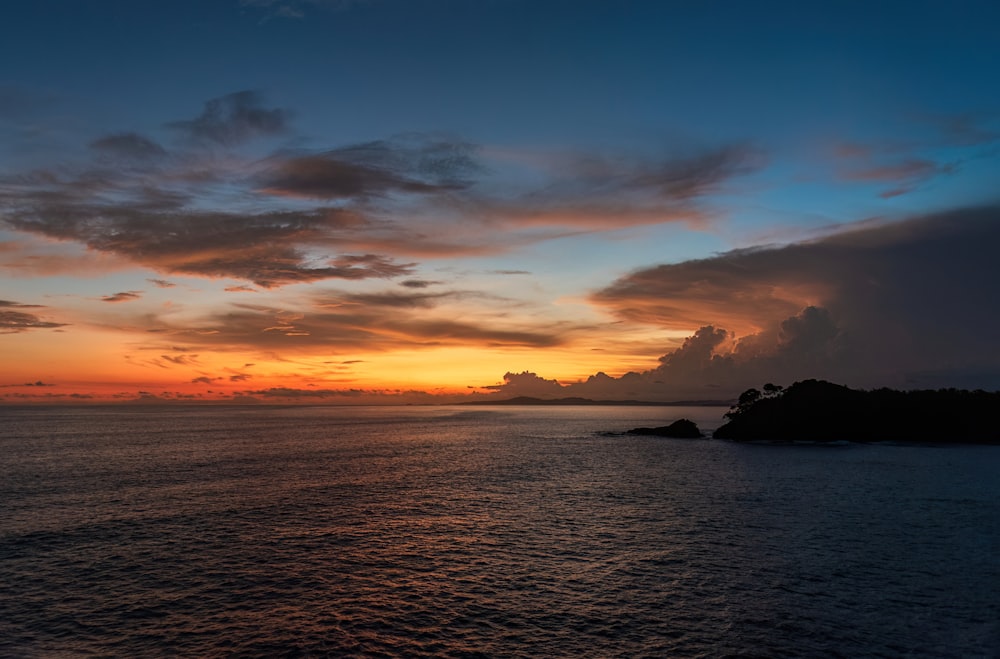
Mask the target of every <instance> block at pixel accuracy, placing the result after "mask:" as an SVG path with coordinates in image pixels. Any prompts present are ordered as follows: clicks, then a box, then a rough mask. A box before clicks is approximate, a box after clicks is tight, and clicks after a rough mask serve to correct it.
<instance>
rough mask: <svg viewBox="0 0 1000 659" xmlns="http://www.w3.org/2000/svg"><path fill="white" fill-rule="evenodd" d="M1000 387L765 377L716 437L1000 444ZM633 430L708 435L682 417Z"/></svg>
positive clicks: (742, 399)
mask: <svg viewBox="0 0 1000 659" xmlns="http://www.w3.org/2000/svg"><path fill="white" fill-rule="evenodd" d="M998 412H1000V392H986V391H981V390H976V391H966V390H959V389H939V390H936V391H932V390H920V391H897V390H894V389H875V390H871V391H864V390H858V389H851V388H849V387H845V386H843V385H839V384H833V383H832V382H827V381H825V380H803V381H801V382H796V383H795V384H793V385H791V386H789V387H788V388H787V389H786V388H784V387H781V386H778V385H774V384H770V383H768V384H765V385H764V387H763V389H762V390H758V389H747V390H746V391H744V392H743V393H742V394H740V397H739V399H738V400H737V402H736V404H735V405H733V406H732V407H731V408H730V410H729V412H727V413H726V414H725V417H726V419H727V422H726V423H725V424H724V425H723V426H722V427H720V428H719V429H718V430H716V431H715V432H714V433H713V434H712V437H713V438H715V439H731V440H736V441H768V442H803V441H804V442H840V441H850V442H879V441H889V442H905V443H935V444H961V443H971V444H1000V424H998V423H997V413H998ZM628 434H635V435H656V436H660V437H676V438H697V437H703V435H702V433H701V431H700V430H698V427H697V426H696V425H695V424H694V423H693V422H691V421H689V420H687V419H680V420H678V421H676V422H674V423H673V424H671V425H669V426H663V427H660V428H633V429H632V430H629V431H628Z"/></svg>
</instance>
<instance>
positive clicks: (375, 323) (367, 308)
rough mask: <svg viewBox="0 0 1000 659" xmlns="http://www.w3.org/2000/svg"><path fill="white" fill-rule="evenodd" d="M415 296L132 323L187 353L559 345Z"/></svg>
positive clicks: (549, 332)
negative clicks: (453, 313)
mask: <svg viewBox="0 0 1000 659" xmlns="http://www.w3.org/2000/svg"><path fill="white" fill-rule="evenodd" d="M416 297H417V298H418V299H417V300H400V299H396V298H393V297H392V296H386V297H383V298H378V297H373V298H366V297H365V296H363V295H357V296H350V295H343V294H323V295H318V296H315V298H314V299H313V303H312V304H311V305H305V306H301V307H300V308H276V307H271V306H265V305H251V304H233V305H230V306H228V307H226V308H224V309H219V310H218V311H216V312H213V313H211V314H208V315H205V316H202V317H201V318H198V319H195V320H193V321H188V322H187V323H186V324H183V325H179V324H175V323H172V322H170V321H169V320H168V318H157V317H155V316H150V315H145V314H144V315H142V316H137V317H135V318H132V319H131V320H130V324H131V325H133V326H135V327H141V328H144V329H146V330H147V331H148V332H151V333H154V334H157V335H160V336H165V337H169V340H170V341H172V342H173V343H175V344H181V345H185V346H187V347H189V348H193V349H200V348H204V349H215V350H243V349H256V350H262V351H267V352H274V353H280V354H284V353H294V352H296V351H298V350H306V349H308V350H313V349H316V348H322V349H323V350H326V351H331V352H334V353H335V352H338V351H343V352H353V351H357V350H365V351H385V350H393V349H400V348H402V349H420V348H431V347H440V346H464V345H469V344H474V345H480V346H514V347H530V348H540V347H550V346H556V345H561V344H562V343H563V342H564V341H565V335H564V334H565V333H564V332H563V331H559V330H558V328H545V327H541V328H540V327H537V326H536V325H531V324H528V325H524V326H522V325H519V324H517V323H515V322H512V321H510V320H506V321H504V319H503V318H500V317H483V318H482V319H480V320H479V321H478V322H475V321H467V320H455V319H452V318H450V317H447V315H446V314H445V313H443V312H434V310H433V309H431V308H430V307H431V306H432V304H431V302H429V301H428V302H426V303H424V302H421V301H419V296H416ZM365 300H367V303H366V302H365Z"/></svg>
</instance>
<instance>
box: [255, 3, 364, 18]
mask: <svg viewBox="0 0 1000 659" xmlns="http://www.w3.org/2000/svg"><path fill="white" fill-rule="evenodd" d="M366 2H367V0H240V5H242V6H244V7H253V8H256V9H259V10H262V11H264V12H265V14H264V17H263V19H261V20H262V22H267V21H268V20H269V19H270V18H287V19H294V20H300V19H303V18H305V16H306V13H307V10H308V9H310V8H323V9H327V10H330V11H345V10H347V9H350V8H351V7H354V6H356V5H360V4H365V3H366Z"/></svg>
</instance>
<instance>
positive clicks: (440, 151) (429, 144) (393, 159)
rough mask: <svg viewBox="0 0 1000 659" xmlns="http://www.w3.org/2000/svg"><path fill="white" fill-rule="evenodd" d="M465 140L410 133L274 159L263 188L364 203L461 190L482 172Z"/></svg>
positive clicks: (284, 193)
mask: <svg viewBox="0 0 1000 659" xmlns="http://www.w3.org/2000/svg"><path fill="white" fill-rule="evenodd" d="M475 151H476V148H475V147H474V146H473V145H471V144H468V143H466V142H461V141H456V140H448V139H442V138H437V139H434V138H431V137H429V136H426V135H409V136H402V137H399V138H395V139H393V140H379V141H374V142H367V143H364V144H357V145H353V146H347V147H342V148H339V149H334V150H331V151H327V152H325V153H321V154H316V155H306V156H299V157H291V158H277V159H275V161H274V163H273V166H272V168H271V169H270V170H269V171H268V172H267V173H266V174H265V175H264V176H263V177H262V178H261V181H260V188H261V190H262V191H263V192H265V193H268V194H273V195H281V196H290V197H305V198H316V199H326V200H329V199H365V198H369V197H372V196H382V195H386V194H389V193H392V192H399V193H417V194H428V193H433V192H443V191H449V190H459V189H462V188H464V187H467V186H468V185H469V184H470V177H472V176H473V175H476V174H479V173H480V172H482V171H483V167H482V165H481V164H479V163H478V162H477V161H476V160H475Z"/></svg>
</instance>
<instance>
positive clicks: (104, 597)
mask: <svg viewBox="0 0 1000 659" xmlns="http://www.w3.org/2000/svg"><path fill="white" fill-rule="evenodd" d="M723 411H724V410H721V409H717V408H683V409H679V408H599V407H576V408H537V407H535V408H496V407H491V408H486V407H412V408H332V407H330V408H317V407H311V408H275V407H260V408H254V407H244V408H204V407H203V408H194V407H192V408H166V409H165V408H125V407H117V408H0V656H11V657H49V656H60V657H61V656H87V655H101V656H155V655H175V656H176V655H180V656H206V657H212V656H333V657H339V656H446V657H543V656H544V657H577V656H588V657H664V656H707V657H715V656H726V655H739V656H768V657H775V656H838V655H840V656H860V655H865V656H884V657H923V656H935V657H937V656H944V657H949V656H953V657H968V656H982V657H996V656H1000V624H998V621H1000V558H998V557H1000V478H998V474H1000V447H971V446H970V447H947V448H941V447H905V446H879V445H875V446H864V445H848V446H840V447H811V446H758V445H753V446H749V445H740V444H734V443H729V442H722V441H701V440H672V439H663V438H655V437H632V436H620V435H614V434H609V432H608V431H612V432H615V431H622V430H624V429H627V428H630V427H633V426H636V425H650V424H653V425H663V424H665V423H668V422H670V421H673V420H675V419H677V418H679V417H681V416H685V417H688V418H693V419H694V420H695V421H697V422H698V423H699V425H700V426H701V427H702V428H703V429H706V428H707V429H712V428H714V427H716V426H718V425H720V424H721V414H722V412H723Z"/></svg>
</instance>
